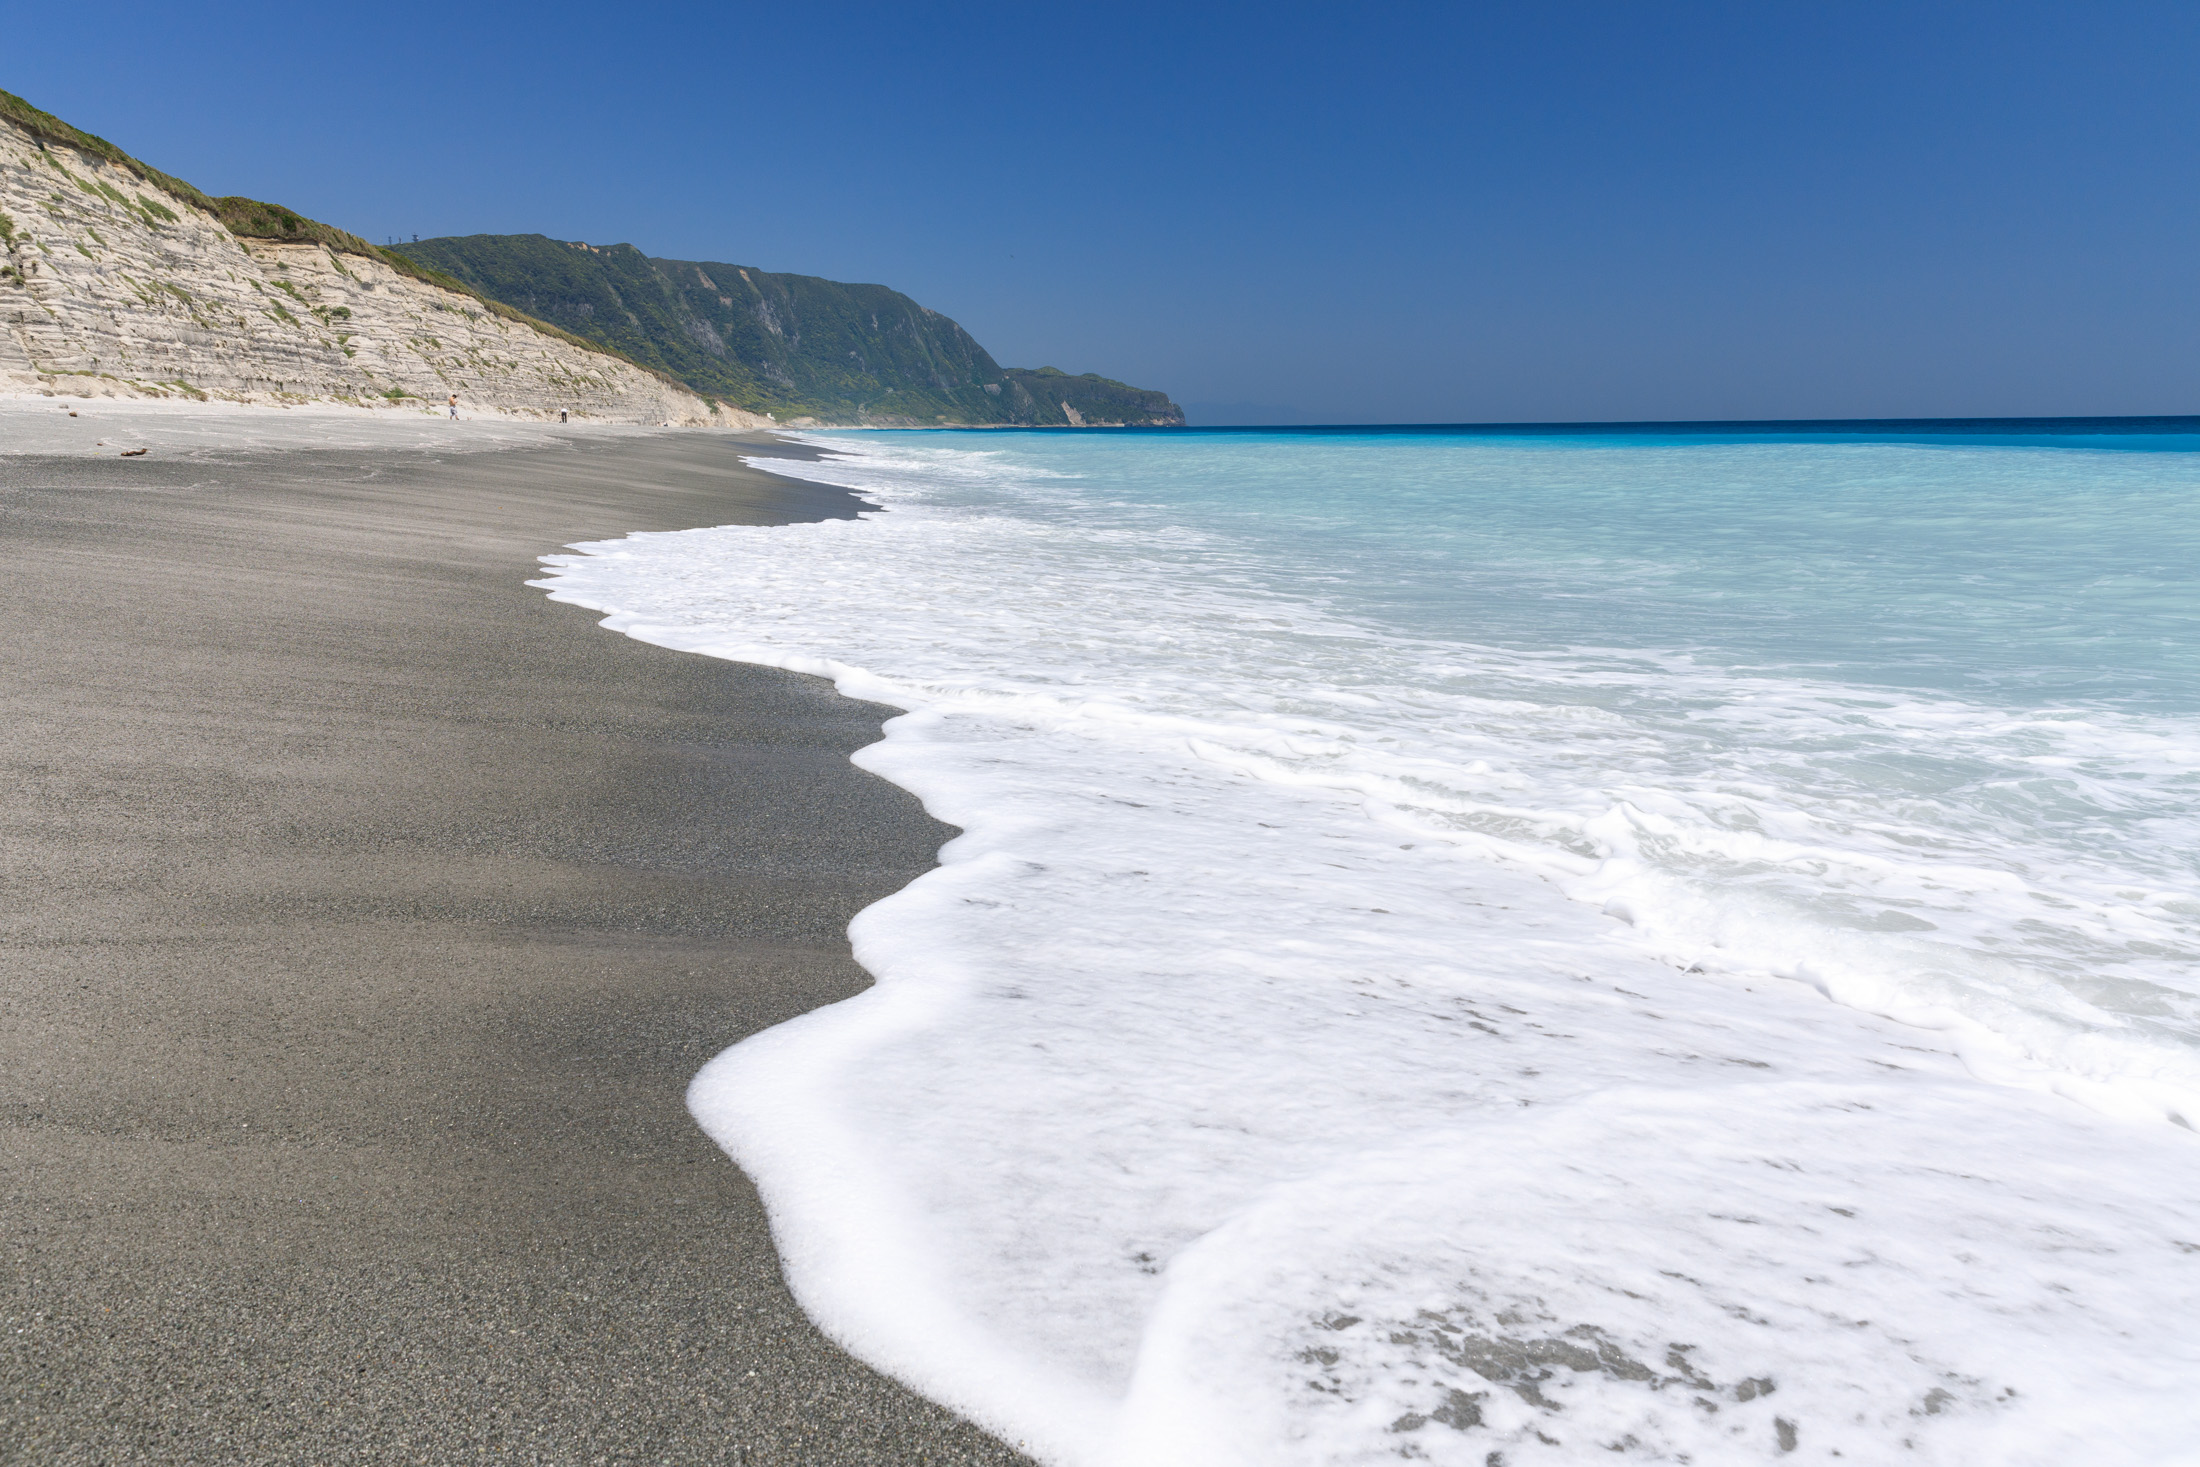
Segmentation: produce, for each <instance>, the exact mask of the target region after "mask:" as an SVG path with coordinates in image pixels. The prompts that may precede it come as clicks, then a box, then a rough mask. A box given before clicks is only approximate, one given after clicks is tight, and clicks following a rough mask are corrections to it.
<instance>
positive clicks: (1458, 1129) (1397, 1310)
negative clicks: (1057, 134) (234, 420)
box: [544, 420, 2200, 1464]
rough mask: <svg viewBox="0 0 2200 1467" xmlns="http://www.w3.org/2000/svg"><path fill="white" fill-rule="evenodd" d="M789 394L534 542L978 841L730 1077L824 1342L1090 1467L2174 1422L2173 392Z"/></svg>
mask: <svg viewBox="0 0 2200 1467" xmlns="http://www.w3.org/2000/svg"><path fill="white" fill-rule="evenodd" d="M815 441H817V442H819V443H821V444H824V445H826V446H828V447H830V448H832V449H833V450H835V452H836V453H837V454H838V455H840V456H838V457H836V458H833V459H829V460H826V461H824V462H821V463H816V464H807V465H789V464H785V463H779V462H774V463H773V464H772V465H771V466H772V467H774V468H775V469H778V470H780V471H783V472H791V473H795V474H799V475H801V476H804V477H809V478H814V479H818V480H822V481H825V482H830V483H836V484H844V485H848V486H851V487H854V488H857V489H859V490H861V491H863V492H864V493H865V494H867V495H868V496H870V497H871V498H872V499H873V501H874V502H875V503H876V504H877V505H878V506H879V509H878V511H877V512H875V513H872V514H869V515H867V516H865V517H864V518H862V519H860V520H855V521H842V522H834V523H829V524H822V525H809V526H787V527H780V528H776V529H748V528H727V529H719V530H697V531H690V532H683V533H680V534H672V535H641V536H634V537H630V538H628V539H626V540H622V541H611V542H604V543H602V544H598V545H591V546H585V547H578V548H579V550H580V552H581V553H579V554H576V555H573V556H566V557H556V558H554V561H553V570H552V576H551V578H550V579H549V580H548V581H546V582H545V583H544V584H545V585H547V586H549V587H550V588H551V589H552V591H553V594H555V595H558V596H560V597H561V598H564V599H568V600H574V601H578V602H581V603H583V604H586V605H590V606H594V607H598V608H600V609H602V610H603V611H605V612H606V613H608V615H609V624H610V625H612V626H613V627H615V628H618V629H621V630H624V631H626V632H628V633H630V634H631V635H634V636H637V637H642V638H645V639H647V640H651V641H655V642H660V643H663V644H665V645H670V646H676V647H684V648H689V649H692V650H696V651H701V652H706V653H710V654H712V655H718V656H723V657H729V658H737V659H744V660H749V661H756V662H764V663H771V664H775V665H779V666H785V667H792V668H797V669H801V670H805V671H811V672H817V673H821V674H824V675H828V676H831V677H834V678H836V679H837V680H838V681H839V684H840V686H841V687H842V688H843V689H844V690H845V691H847V692H849V693H851V694H854V695H857V696H862V697H867V698H873V699H876V700H878V701H880V702H883V703H886V704H889V705H892V706H895V707H898V708H901V709H905V710H908V711H907V713H906V714H905V715H904V716H902V717H900V718H898V719H897V720H895V721H894V722H893V723H892V724H890V725H889V727H888V730H887V738H886V740H885V741H884V742H883V743H881V744H879V745H876V746H874V747H873V748H872V749H869V750H866V751H864V753H863V754H861V755H860V756H858V762H859V763H862V764H864V765H865V767H867V768H870V769H873V770H875V771H876V772H878V773H880V774H881V775H883V776H884V777H886V778H888V779H891V780H893V781H895V782H897V783H899V784H902V785H904V786H906V787H907V788H909V789H911V790H914V791H915V792H916V793H918V794H919V795H920V796H921V797H922V798H923V799H924V800H925V802H926V804H927V806H928V807H929V808H930V809H932V810H933V811H934V813H936V814H937V815H939V816H940V817H941V818H942V819H944V820H947V821H949V822H951V823H953V824H955V825H957V826H959V827H961V828H962V829H963V830H964V832H965V833H964V834H963V835H962V836H961V837H959V838H958V839H957V840H956V841H954V842H953V843H951V844H950V845H949V846H948V847H947V849H946V850H945V851H944V852H943V855H942V860H943V864H942V867H941V868H940V870H938V871H936V872H934V873H932V874H931V875H929V876H926V877H925V878H923V879H921V880H920V881H918V882H917V883H915V884H914V885H913V886H911V887H910V888H908V889H907V890H906V891H904V892H902V893H900V894H898V895H896V896H894V897H891V898H889V899H887V900H886V901H884V902H881V903H879V904H878V905H876V906H874V907H872V908H871V909H869V910H868V911H866V912H865V913H864V914H863V915H862V917H860V918H859V919H858V920H857V922H856V924H855V927H854V928H853V936H854V939H855V943H856V952H857V956H858V958H859V959H860V960H861V961H862V962H863V963H864V964H865V966H866V967H868V968H869V969H870V970H871V971H872V972H873V973H874V974H875V975H877V976H878V978H879V980H880V981H879V986H878V987H877V988H875V989H873V990H872V991H871V992H870V993H868V994H866V995H864V996H863V997H861V998H859V999H856V1000H852V1001H850V1002H849V1003H846V1004H842V1005H839V1006H836V1007H835V1008H833V1009H830V1010H825V1011H821V1012H820V1013H818V1014H815V1015H811V1016H808V1017H806V1018H805V1019H802V1020H798V1021H796V1022H794V1023H792V1024H789V1025H787V1026H784V1027H783V1028H781V1029H779V1030H774V1031H771V1032H770V1033H768V1034H765V1035H762V1036H759V1037H758V1038H756V1039H753V1040H750V1041H747V1042H745V1043H743V1044H740V1045H737V1046H735V1047H734V1048H733V1049H731V1050H729V1051H728V1052H727V1053H726V1054H725V1055H723V1056H721V1057H720V1059H719V1060H717V1061H715V1062H714V1063H713V1065H712V1066H711V1067H710V1068H709V1069H707V1070H706V1071H705V1072H704V1074H703V1075H702V1076H701V1077H700V1078H699V1079H698V1081H697V1085H696V1089H695V1092H694V1095H693V1097H692V1103H693V1104H694V1107H695V1109H696V1112H697V1114H698V1116H699V1117H701V1118H702V1120H703V1121H704V1123H705V1125H706V1126H708V1127H709V1128H710V1129H711V1130H712V1132H713V1134H715V1135H717V1136H718V1137H719V1138H720V1140H721V1141H722V1142H723V1143H724V1144H725V1145H726V1147H727V1148H728V1150H729V1151H731V1152H732V1153H733V1154H734V1156H736V1157H737V1158H738V1159H740V1160H741V1161H742V1163H743V1164H744V1165H745V1166H747V1167H748V1168H749V1170H750V1171H751V1172H752V1174H754V1175H756V1176H757V1177H758V1179H759V1181H760V1184H761V1185H762V1186H763V1189H764V1194H765V1197H766V1200H767V1202H768V1203H769V1204H770V1206H771V1207H772V1209H773V1213H774V1219H775V1226H776V1227H777V1228H778V1230H779V1234H780V1236H781V1238H782V1241H783V1244H784V1245H785V1246H786V1250H787V1257H788V1267H789V1273H790V1277H791V1278H792V1279H793V1281H794V1283H795V1285H796V1288H797V1290H798V1292H799V1293H800V1294H801V1296H802V1298H803V1300H804V1302H805V1304H806V1305H807V1306H808V1307H809V1308H810V1309H811V1310H812V1312H813V1313H815V1314H816V1315H817V1317H818V1318H819V1319H820V1320H822V1321H824V1322H825V1323H826V1324H827V1326H828V1327H829V1328H831V1329H833V1330H834V1331H835V1332H836V1334H838V1335H839V1337H840V1338H842V1339H843V1340H844V1341H846V1342H847V1343H849V1344H850V1346H851V1347H852V1348H855V1349H857V1350H858V1351H859V1353H862V1354H864V1355H865V1356H866V1357H867V1358H870V1359H872V1360H874V1361H875V1362H876V1363H878V1364H880V1365H881V1366H882V1367H884V1368H886V1369H888V1370H891V1371H893V1372H895V1373H896V1374H898V1375H900V1376H902V1377H903V1378H904V1379H906V1380H909V1381H911V1382H912V1383H913V1384H916V1385H917V1386H919V1387H920V1388H921V1389H924V1390H927V1391H929V1392H931V1393H932V1394H934V1395H935V1396H937V1397H939V1398H940V1399H942V1400H946V1401H949V1402H950V1403H952V1404H954V1405H956V1406H958V1407H959V1408H960V1409H963V1410H965V1411H968V1412H970V1413H972V1414H973V1415H975V1416H977V1417H979V1419H981V1420H984V1421H987V1422H988V1423H990V1424H992V1425H994V1426H995V1427H996V1429H998V1430H1001V1431H1002V1432H1003V1433H1004V1434H1007V1435H1009V1436H1010V1437H1011V1438H1012V1439H1015V1440H1020V1441H1025V1442H1027V1443H1028V1444H1029V1445H1030V1447H1031V1449H1032V1450H1033V1451H1035V1452H1037V1453H1038V1454H1039V1455H1040V1456H1042V1457H1043V1458H1046V1459H1047V1460H1050V1461H1060V1462H1065V1463H1079V1464H1083V1463H1094V1464H1098V1463H1133V1462H1135V1463H1140V1464H1150V1463H1164V1462H1178V1461H1181V1462H1185V1463H1192V1462H1199V1463H1202V1464H1209V1463H1220V1462H1233V1461H1238V1462H1244V1463H1247V1464H1253V1463H1259V1464H1270V1463H1280V1462H1307V1463H1325V1464H1326V1463H1345V1462H1378V1461H1389V1460H1396V1459H1398V1458H1401V1457H1403V1458H1407V1459H1423V1460H1439V1461H1456V1462H1460V1463H1476V1464H1480V1463H1486V1462H1488V1461H1491V1460H1498V1459H1502V1460H1503V1461H1504V1462H1506V1463H1508V1464H1520V1463H1527V1462H1553V1463H1558V1462H1573V1461H1584V1460H1605V1459H1606V1458H1607V1456H1610V1455H1617V1456H1619V1457H1622V1458H1626V1459H1639V1460H1645V1461H1652V1460H1668V1461H1669V1460H1680V1459H1682V1458H1684V1457H1685V1458H1686V1459H1688V1460H1694V1461H1697V1462H1725V1461H1734V1462H1743V1461H1759V1460H1767V1459H1769V1458H1773V1457H1779V1458H1785V1456H1786V1454H1787V1452H1788V1451H1789V1450H1791V1449H1792V1450H1794V1451H1797V1452H1801V1453H1802V1456H1801V1457H1799V1458H1796V1460H1820V1459H1830V1457H1831V1456H1832V1455H1833V1454H1835V1453H1839V1454H1840V1455H1841V1456H1843V1457H1844V1458H1845V1459H1847V1460H1870V1461H1886V1460H1894V1459H1895V1457H1896V1455H1901V1454H1907V1457H1906V1459H1913V1460H1919V1461H1935V1462H1949V1463H1971V1462H1977V1463H1987V1462H1991V1463H1995V1464H2004V1463H2018V1462H2035V1461H2037V1462H2041V1463H2047V1462H2065V1461H2071V1460H2086V1461H2090V1462H2099V1463H2167V1462H2173V1461H2185V1460H2189V1459H2188V1458H2185V1457H2180V1456H2178V1455H2177V1454H2178V1452H2179V1451H2181V1450H2183V1449H2184V1448H2185V1447H2189V1445H2190V1443H2191V1442H2192V1441H2194V1440H2200V1415H2195V1408H2194V1406H2193V1404H2192V1400H2193V1398H2192V1397H2191V1393H2190V1392H2189V1391H2187V1390H2184V1389H2183V1388H2182V1387H2181V1386H2178V1385H2176V1384H2174V1382H2176V1381H2179V1380H2183V1379H2186V1378H2189V1371H2190V1370H2191V1369H2193V1368H2200V1355H2195V1350H2196V1349H2200V1346H2196V1345H2195V1343H2194V1340H2193V1338H2192V1337H2191V1334H2190V1331H2189V1329H2185V1328H2183V1327H2181V1326H2178V1325H2175V1324H2174V1323H2173V1321H2175V1320H2177V1319H2180V1318H2189V1317H2191V1314H2192V1313H2193V1312H2195V1311H2200V1283H2196V1281H2195V1278H2194V1273H2195V1270H2194V1269H2193V1268H2192V1266H2191V1263H2190V1259H2191V1257H2192V1256H2193V1254H2192V1251H2191V1250H2192V1249H2193V1248H2200V1137H2196V1135H2195V1133H2194V1128H2195V1127H2200V635H2196V634H2200V581H2196V569H2200V421H2195V420H2172V421H2149V422H2145V423H2131V422H2124V423H2115V422H2109V423H2102V422H2086V423H2067V422H2065V423H2057V422H2016V423H1986V424H1976V423H1974V424H1940V425H1934V424H1914V423H1912V424H1891V425H1890V424H1853V425H1832V426H1828V425H1809V426H1797V425H1749V426H1748V427H1747V428H1746V429H1738V428H1735V427H1733V426H1731V425H1728V426H1726V427H1720V426H1718V425H1683V426H1680V427H1676V428H1668V429H1659V430H1641V429H1629V430H1620V429H1603V428H1589V429H1571V430H1518V429H1516V430H1479V429H1477V430H1450V429H1429V430H1419V429H1386V430H1375V431H1370V430H1351V429H1339V430H1285V431H1245V432H1232V431H1221V430H1213V431H1184V432H1085V433H1075V432H1064V433H863V434H822V435H815ZM2178 1301H2183V1302H2178ZM1766 1382H1770V1383H1772V1384H1771V1385H1766V1384H1764V1383H1766ZM1774 1386H1776V1387H1777V1389H1776V1390H1775V1389H1774V1388H1773V1387H1774ZM1797 1443H1799V1444H1800V1445H1797ZM1493 1453H1494V1454H1496V1456H1494V1457H1493V1456H1492V1454H1493ZM2073 1454H2076V1455H2073Z"/></svg>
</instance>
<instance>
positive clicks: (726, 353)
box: [396, 234, 1184, 427]
mask: <svg viewBox="0 0 2200 1467" xmlns="http://www.w3.org/2000/svg"><path fill="white" fill-rule="evenodd" d="M396 250H397V252H398V253H400V254H403V255H405V256H406V257H407V258H408V259H410V260H412V261H413V262H414V263H416V264H419V265H421V266H425V267H427V268H428V269H431V270H433V271H436V272H438V273H439V274H442V275H446V276H449V277H451V278H453V279H455V280H458V281H460V282H463V283H464V284H465V285H466V286H467V287H469V288H470V289H472V290H475V291H478V292H479V293H480V294H481V295H483V296H485V297H487V298H488V299H490V300H493V301H497V302H500V303H502V304H504V305H506V306H509V307H512V308H514V309H516V310H519V311H524V312H526V313H527V314H528V315H529V316H532V317H535V318H538V319H541V320H544V321H547V322H549V323H551V324H552V325H554V326H557V327H559V328H561V329H563V330H565V331H569V332H571V333H573V334H574V335H575V336H578V337H581V338H583V339H585V340H589V341H593V342H598V343H601V344H602V345H604V346H607V347H610V348H611V349H613V350H615V351H617V352H618V353H620V354H621V355H623V356H626V357H628V358H631V359H632V360H634V361H636V362H640V363H641V364H643V365H644V366H647V367H651V368H654V369H655V370H657V371H660V372H663V373H665V374H666V375H668V376H671V377H674V378H676V379H678V380H679V381H681V382H684V383H686V384H687V385H688V386H689V387H690V388H692V389H694V390H695V391H697V392H700V393H703V394H704V395H706V396H709V397H713V398H717V399H719V400H721V401H724V402H725V403H727V404H729V405H731V406H733V407H736V408H740V409H743V410H745V411H748V412H755V413H768V414H771V415H772V416H773V417H774V418H775V419H776V420H777V421H779V422H782V423H785V424H788V425H789V426H795V427H801V426H807V425H812V424H826V423H853V424H862V425H867V426H873V427H938V426H941V425H943V424H975V425H1001V426H1010V425H1030V426H1049V427H1073V426H1088V425H1089V426H1102V425H1105V426H1120V425H1133V426H1156V427H1160V426H1178V425H1181V424H1182V423H1183V422H1184V412H1183V409H1181V408H1179V407H1178V406H1177V405H1176V404H1175V403H1174V402H1171V401H1170V400H1169V397H1168V395H1167V394H1166V393H1162V392H1155V391H1150V390H1147V389H1143V388H1137V387H1132V386H1129V385H1128V384H1126V383H1122V382H1117V381H1114V380H1112V379H1110V378H1106V377H1100V376H1096V375H1094V374H1091V373H1086V374H1084V375H1082V376H1071V375H1069V374H1068V373H1065V372H1061V371H1058V370H1056V369H1055V368H1052V367H1042V368H1038V369H1025V368H1014V367H1002V366H1001V365H1000V364H999V363H998V362H996V361H994V359H993V357H992V355H991V354H990V353H988V352H987V351H986V349H985V348H984V347H982V346H980V345H979V344H978V343H977V341H976V340H974V339H973V338H972V337H971V335H970V333H969V332H967V331H965V330H963V328H962V327H961V326H959V325H957V324H956V323H955V322H954V321H952V320H950V319H949V318H948V317H946V316H943V315H941V314H940V313H939V312H937V311H934V310H932V309H930V308H928V307H926V306H922V305H919V304H918V303H917V302H916V301H913V300H911V299H910V298H909V297H908V296H906V295H903V294H902V293H901V292H900V291H898V290H891V289H889V288H887V287H886V286H883V285H850V284H844V283H842V282H840V281H834V280H824V279H820V278H819V277H817V276H814V275H789V274H782V273H779V272H775V271H769V270H760V269H757V268H756V267H754V266H749V265H732V264H726V263H723V262H718V261H698V260H664V259H657V258H654V257H652V256H649V255H645V254H643V253H642V252H641V251H640V250H638V249H636V248H635V247H634V246H633V245H630V244H617V245H591V244H585V243H580V242H574V241H565V240H554V239H551V238H549V237H547V236H545V235H540V234H474V235H465V236H459V237H447V238H442V239H425V240H421V241H418V242H417V243H412V244H404V245H399V246H397V247H396Z"/></svg>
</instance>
